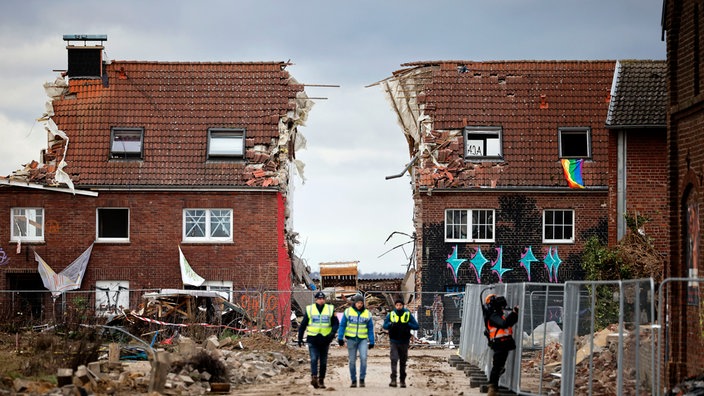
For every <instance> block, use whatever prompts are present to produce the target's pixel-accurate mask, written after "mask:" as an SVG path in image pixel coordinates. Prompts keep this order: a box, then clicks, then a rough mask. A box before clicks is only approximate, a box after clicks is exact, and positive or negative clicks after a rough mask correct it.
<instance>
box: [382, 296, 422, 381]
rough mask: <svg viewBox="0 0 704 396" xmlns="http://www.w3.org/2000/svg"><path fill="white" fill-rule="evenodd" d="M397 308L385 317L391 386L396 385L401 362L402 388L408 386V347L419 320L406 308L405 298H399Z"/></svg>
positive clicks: (396, 303)
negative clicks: (387, 332) (389, 355)
mask: <svg viewBox="0 0 704 396" xmlns="http://www.w3.org/2000/svg"><path fill="white" fill-rule="evenodd" d="M394 306H395V308H396V309H394V310H393V311H391V312H389V313H388V314H387V315H386V318H385V319H384V325H383V328H384V330H388V331H389V341H390V345H389V348H390V349H391V382H390V383H389V386H392V387H396V366H397V365H398V363H399V362H400V371H399V374H400V380H401V388H405V387H406V361H407V360H408V347H409V345H410V343H411V330H418V327H419V326H418V321H416V318H414V317H413V315H412V314H411V311H409V310H408V309H406V308H405V307H404V304H403V300H401V299H398V300H396V302H395V304H394Z"/></svg>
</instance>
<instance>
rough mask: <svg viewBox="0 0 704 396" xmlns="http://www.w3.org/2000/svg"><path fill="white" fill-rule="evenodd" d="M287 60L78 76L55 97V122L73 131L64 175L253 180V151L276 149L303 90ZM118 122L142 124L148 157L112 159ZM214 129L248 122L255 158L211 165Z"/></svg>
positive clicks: (142, 65)
mask: <svg viewBox="0 0 704 396" xmlns="http://www.w3.org/2000/svg"><path fill="white" fill-rule="evenodd" d="M285 66H286V64H285V63H283V62H262V63H184V62H136V61H113V62H112V63H110V64H108V65H106V72H105V73H106V74H107V76H108V79H109V84H108V86H107V87H104V86H103V83H102V81H101V80H87V79H72V80H70V94H69V95H66V96H65V97H64V98H63V99H57V100H54V102H53V105H54V112H55V115H54V116H53V117H52V119H53V120H54V121H55V122H56V124H57V125H58V127H59V129H61V130H63V131H64V132H65V133H66V135H68V137H69V148H68V151H67V156H66V162H67V164H68V165H67V166H66V168H64V171H66V172H67V173H68V174H69V175H71V176H72V178H73V179H74V180H75V181H76V185H77V186H99V185H132V186H152V185H153V186H158V185H167V186H244V185H246V181H247V179H249V178H251V169H249V170H246V169H248V167H249V165H252V162H251V158H254V157H255V156H254V155H252V154H251V153H250V152H249V151H250V150H252V149H253V148H254V146H255V145H256V146H263V147H265V148H266V150H264V151H265V152H267V153H269V152H271V149H273V147H271V145H272V141H276V139H278V138H279V129H278V122H279V120H280V118H281V117H283V116H285V115H286V113H287V112H288V111H289V110H291V109H292V106H293V107H295V103H294V99H295V97H296V94H297V93H298V92H300V91H303V86H302V85H300V84H297V83H295V80H292V79H291V76H290V75H289V73H288V72H287V71H286V70H284V68H285ZM111 127H143V128H144V159H143V160H141V161H125V160H109V154H110V130H111ZM212 127H224V128H245V129H246V150H248V152H247V158H249V159H250V160H248V161H247V162H244V161H240V162H232V161H220V162H216V161H206V145H207V132H208V128H212ZM257 158H259V159H261V160H262V161H267V160H271V158H269V156H259V157H257ZM259 165H261V164H259ZM246 173H249V174H246ZM263 182H264V180H262V181H261V182H260V183H258V184H257V185H261V184H262V183H263ZM269 184H271V182H269Z"/></svg>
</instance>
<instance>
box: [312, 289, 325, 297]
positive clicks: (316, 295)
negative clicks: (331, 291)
mask: <svg viewBox="0 0 704 396" xmlns="http://www.w3.org/2000/svg"><path fill="white" fill-rule="evenodd" d="M314 297H315V298H325V293H323V292H321V291H319V292H316V293H315V296H314Z"/></svg>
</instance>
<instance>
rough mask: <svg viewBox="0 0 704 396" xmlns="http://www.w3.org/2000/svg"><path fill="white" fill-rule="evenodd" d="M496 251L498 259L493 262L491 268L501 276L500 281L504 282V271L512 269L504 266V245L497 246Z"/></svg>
mask: <svg viewBox="0 0 704 396" xmlns="http://www.w3.org/2000/svg"><path fill="white" fill-rule="evenodd" d="M496 253H497V254H496V260H494V261H492V262H491V263H492V264H493V265H492V266H491V270H492V271H493V272H494V273H495V274H496V275H497V276H498V277H499V283H504V273H505V272H508V271H512V270H511V269H510V268H504V267H503V258H502V256H503V247H497V248H496Z"/></svg>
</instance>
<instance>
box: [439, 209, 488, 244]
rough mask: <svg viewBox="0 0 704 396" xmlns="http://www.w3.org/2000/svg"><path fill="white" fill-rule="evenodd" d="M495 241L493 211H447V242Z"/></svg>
mask: <svg viewBox="0 0 704 396" xmlns="http://www.w3.org/2000/svg"><path fill="white" fill-rule="evenodd" d="M493 241H494V210H493V209H447V210H445V242H493Z"/></svg>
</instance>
